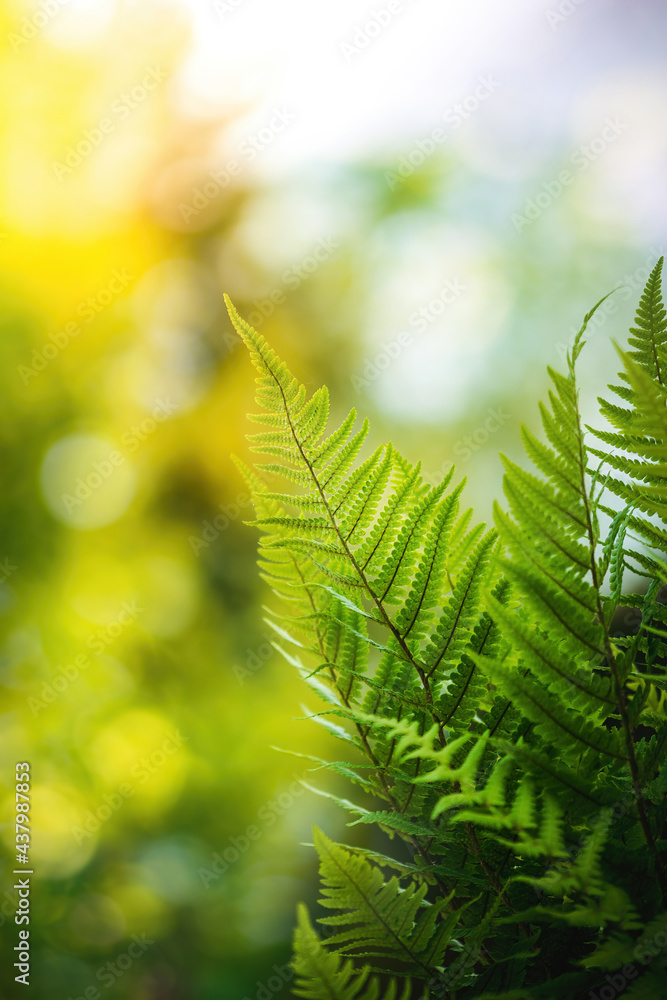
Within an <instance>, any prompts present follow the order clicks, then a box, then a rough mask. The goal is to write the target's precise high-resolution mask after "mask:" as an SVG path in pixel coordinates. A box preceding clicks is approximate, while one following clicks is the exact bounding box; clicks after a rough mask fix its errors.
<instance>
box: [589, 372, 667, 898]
mask: <svg viewBox="0 0 667 1000" xmlns="http://www.w3.org/2000/svg"><path fill="white" fill-rule="evenodd" d="M570 372H571V378H572V382H573V383H574V362H572V363H571V367H570ZM573 387H574V389H575V397H574V400H575V402H574V407H575V413H576V418H577V430H578V434H577V440H578V447H579V454H578V465H579V474H580V477H581V497H582V500H583V504H584V512H585V516H586V533H587V536H588V546H589V552H590V571H591V581H592V583H593V589H594V591H595V603H596V610H597V616H598V619H599V622H600V626H601V628H602V631H603V635H604V648H605V658H606V660H607V663H608V664H609V668H610V670H611V673H612V677H613V678H614V688H615V691H616V707H617V709H618V713H619V715H620V717H621V725H622V727H623V732H624V734H625V743H626V749H627V763H628V766H629V768H630V775H631V777H632V786H633V788H634V791H635V794H636V796H637V811H638V813H639V822H640V823H641V827H642V832H643V834H644V839H645V841H646V844H647V846H648V848H649V850H650V852H651V854H652V855H653V859H654V862H655V872H656V876H657V879H658V885H659V886H660V892H661V894H662V899H663V902H667V876H666V875H665V869H664V867H663V864H662V858H661V856H660V852H659V851H658V848H657V845H656V842H655V838H654V836H653V831H652V830H651V824H650V822H649V818H648V814H647V812H646V803H645V801H644V795H643V791H642V788H641V782H640V780H639V767H638V765H637V756H636V754H635V740H634V729H633V726H632V723H631V722H630V719H629V716H628V706H627V700H626V696H625V691H624V690H623V682H622V680H621V676H620V674H619V670H618V664H617V662H616V655H615V653H614V648H613V645H612V642H611V637H610V635H609V622H608V616H607V615H606V614H605V608H604V605H603V602H602V594H601V580H600V578H599V574H598V566H597V559H596V548H597V538H596V532H595V528H594V524H593V512H592V510H591V505H590V497H589V495H588V489H587V486H586V468H587V460H586V456H585V454H584V433H583V429H582V426H581V415H580V412H579V397H578V394H577V392H576V384H575V385H574V386H573Z"/></svg>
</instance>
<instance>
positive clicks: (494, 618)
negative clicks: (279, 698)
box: [227, 262, 667, 1000]
mask: <svg viewBox="0 0 667 1000" xmlns="http://www.w3.org/2000/svg"><path fill="white" fill-rule="evenodd" d="M661 266H662V262H660V263H659V264H658V265H657V266H656V269H655V270H654V272H653V274H652V275H651V278H650V279H649V282H648V285H647V289H646V291H645V293H644V295H643V296H642V300H641V303H640V307H639V312H638V314H637V324H636V327H635V328H634V329H633V331H632V338H631V341H630V344H631V347H632V348H633V350H632V351H630V352H629V353H628V354H622V355H621V357H622V361H623V365H624V371H623V372H622V374H621V376H620V378H621V380H622V382H623V385H622V386H619V387H615V389H614V391H616V392H617V394H618V395H620V397H621V399H622V400H623V401H624V403H625V404H626V405H625V406H623V407H620V406H618V405H616V404H611V403H609V402H606V401H604V400H601V410H602V413H603V415H604V416H605V417H606V418H607V419H608V420H609V421H610V423H611V424H612V427H613V430H612V431H608V430H601V431H596V432H594V434H595V435H597V440H598V441H600V442H602V443H603V444H605V445H607V447H608V448H609V447H611V448H612V449H613V450H612V451H605V450H603V449H601V448H599V447H597V446H595V447H594V446H593V445H591V444H590V443H589V437H590V429H587V428H586V427H584V425H583V422H582V418H581V413H580V408H579V390H578V387H577V381H576V364H577V360H578V358H579V356H580V354H581V351H582V350H583V348H584V336H585V330H586V327H587V324H588V322H589V321H590V319H591V317H592V316H593V314H594V312H595V309H597V308H598V307H597V306H596V307H595V309H593V310H591V312H590V313H589V314H588V315H587V316H586V317H585V319H584V323H583V325H582V328H581V330H580V332H579V334H578V336H577V337H576V339H575V341H574V344H573V347H572V350H571V352H570V354H569V355H568V359H567V370H566V371H565V373H562V374H561V373H558V372H555V371H552V370H550V371H549V374H550V377H551V381H552V390H551V392H550V394H549V403H548V405H543V406H542V407H541V414H542V425H543V430H544V440H541V439H540V438H538V437H536V436H535V435H534V434H533V433H531V432H530V431H529V430H527V429H523V430H522V437H523V443H524V446H525V449H526V452H527V455H528V457H529V459H530V460H531V462H532V464H533V466H534V471H533V472H527V471H524V469H523V468H521V467H520V466H519V465H517V464H516V463H513V462H511V461H509V460H508V459H504V463H505V479H504V491H505V497H506V501H507V505H508V509H507V510H506V511H505V510H503V509H502V508H501V507H500V506H499V505H496V507H495V510H494V518H495V528H494V529H492V530H487V529H486V527H485V526H484V525H477V524H474V523H473V518H472V515H471V512H470V511H464V512H461V510H460V503H461V497H462V492H463V484H462V483H459V484H457V485H454V479H453V472H450V474H449V475H448V476H446V477H445V479H444V480H443V481H442V482H441V483H439V484H437V485H435V486H432V485H430V484H429V483H426V482H425V481H424V480H423V478H422V476H421V472H420V468H419V466H412V465H410V464H409V463H408V462H407V461H406V460H405V459H404V458H402V456H401V455H400V454H399V453H398V452H397V451H396V450H395V448H394V447H393V446H392V445H391V444H389V445H386V446H380V447H378V448H377V449H376V450H375V451H372V452H371V453H370V454H369V455H367V456H366V457H364V455H363V450H364V447H365V445H366V443H367V439H368V435H369V427H368V423H367V421H364V422H363V423H362V425H361V427H360V428H359V429H357V426H356V415H355V413H354V411H352V412H351V413H350V414H348V416H347V417H346V418H345V420H344V421H343V422H342V423H341V424H340V426H338V427H337V428H335V429H333V430H329V429H328V427H327V425H328V421H329V399H328V394H327V390H326V389H325V388H322V389H319V390H317V391H316V392H315V393H313V395H312V396H310V397H308V394H307V393H306V390H305V388H304V387H303V386H302V385H300V384H299V383H298V381H297V379H295V378H294V376H293V375H292V374H291V373H290V372H289V370H288V369H287V367H286V365H285V364H284V363H283V362H281V361H280V359H279V358H278V357H277V356H276V354H275V352H274V351H273V350H272V349H271V348H270V347H269V345H268V344H267V342H266V341H265V340H264V338H263V337H262V336H261V335H260V334H258V333H257V332H256V331H255V330H253V329H252V328H251V327H249V326H248V325H247V324H246V323H245V322H244V321H243V320H242V319H241V318H240V317H239V315H238V313H237V312H236V311H235V309H234V307H233V306H232V305H231V303H230V302H229V300H227V305H228V308H229V312H230V316H231V318H232V321H233V323H234V326H235V327H236V329H237V331H238V333H239V334H240V336H241V337H242V339H243V340H244V342H245V344H246V346H247V347H248V350H249V352H250V355H251V358H252V361H253V363H254V365H255V367H256V369H257V372H258V377H257V385H258V388H257V401H258V403H259V404H260V406H261V407H262V408H263V410H264V412H263V413H262V414H259V415H257V416H253V417H251V419H252V420H253V421H255V422H259V423H263V424H264V425H265V426H266V427H268V428H269V430H268V431H263V432H261V433H258V434H254V435H252V436H251V437H250V442H251V448H252V450H254V451H258V452H261V453H263V454H265V455H268V456H269V458H270V462H268V463H263V464H260V465H257V466H256V471H252V470H249V469H247V468H246V467H245V466H242V468H243V471H244V472H245V474H246V476H247V478H248V481H249V483H250V485H251V487H252V489H253V494H254V497H255V505H256V511H257V520H256V521H255V522H254V524H255V525H256V527H258V528H259V530H260V532H261V540H260V562H259V565H260V568H261V571H262V574H263V576H264V578H265V579H266V580H267V582H268V583H269V584H270V586H271V587H272V588H273V590H274V591H275V592H276V594H277V595H278V596H279V597H280V598H281V599H282V600H283V602H284V603H283V608H282V609H281V611H280V613H277V612H276V613H273V614H272V619H271V620H272V624H273V627H274V629H275V631H276V635H277V637H278V640H279V643H280V648H281V651H283V652H284V655H285V656H286V658H287V659H288V661H289V662H291V663H292V664H294V665H295V666H296V667H297V669H298V670H299V671H300V673H301V675H302V676H303V678H304V679H305V680H306V682H307V683H308V684H309V685H310V687H311V689H312V690H313V691H315V692H316V693H317V694H318V696H320V697H321V698H322V699H323V701H324V705H325V710H324V712H320V713H317V714H316V715H315V716H313V718H314V719H315V720H316V721H317V722H319V723H320V724H322V725H324V726H325V727H326V728H327V729H328V730H329V731H330V732H332V733H333V734H334V735H336V736H337V737H338V738H339V739H340V740H341V741H342V742H343V744H344V745H345V746H346V747H347V748H348V749H349V751H350V753H351V754H352V755H353V756H354V757H355V760H354V761H352V762H350V761H336V762H332V763H331V764H329V765H328V766H330V767H331V769H332V770H334V771H335V772H336V773H337V774H339V775H343V776H345V777H346V778H348V779H350V780H351V781H352V782H353V784H354V785H355V787H356V788H358V789H359V790H363V792H364V793H365V794H366V795H367V796H369V801H368V802H367V803H366V805H362V804H358V803H356V802H350V801H349V800H346V799H336V801H338V802H339V803H340V805H341V806H342V807H343V808H344V809H346V810H347V811H349V812H351V813H352V815H353V819H351V820H350V825H357V824H364V825H372V826H375V827H377V828H379V829H380V830H382V831H384V833H385V834H388V835H389V837H390V838H392V839H393V838H396V837H398V839H399V841H400V842H401V843H402V844H403V848H402V849H401V850H400V851H399V855H398V856H397V857H389V856H388V855H386V854H383V853H380V852H379V851H377V850H371V849H364V848H360V847H346V846H344V845H338V844H335V843H333V842H332V841H330V840H329V839H328V838H327V837H325V836H324V834H322V833H320V832H319V831H316V833H315V847H316V848H317V850H318V853H319V855H320V863H321V874H322V879H323V893H324V894H323V898H322V901H321V905H322V906H323V907H324V908H325V910H328V911H329V915H328V916H324V917H322V918H320V921H319V922H320V924H322V925H323V926H324V927H329V928H330V929H331V930H332V931H333V933H332V934H330V935H329V936H328V938H327V939H326V941H325V942H323V941H321V940H320V939H319V938H318V936H317V934H316V933H315V931H314V930H313V929H312V926H311V924H310V920H309V917H308V916H307V913H306V912H305V910H303V909H301V910H300V916H299V928H298V930H297V933H296V937H295V960H294V968H295V970H296V973H297V981H296V986H295V995H297V996H302V997H306V998H309V1000H320V998H326V1000H349V998H350V1000H351V998H353V1000H381V998H383V997H387V998H388V1000H394V998H396V1000H398V998H399V995H400V996H401V1000H407V997H408V996H410V997H417V996H419V997H425V998H426V997H445V996H447V997H454V998H456V1000H483V998H491V997H497V998H500V997H504V998H506V1000H512V998H514V1000H521V998H524V997H525V998H532V1000H539V998H542V997H543V998H545V1000H546V998H548V997H559V996H568V997H572V998H574V1000H577V998H582V1000H583V998H584V997H586V998H588V996H589V993H590V992H591V990H593V989H594V988H596V987H597V986H598V985H600V983H602V984H603V985H604V982H603V980H602V979H601V978H600V973H601V971H603V970H604V971H614V970H615V969H617V968H621V966H622V965H623V964H625V965H627V955H628V953H629V951H630V950H632V949H633V948H634V949H635V950H637V955H639V953H640V949H641V947H642V942H643V941H644V939H645V934H646V928H647V927H649V926H651V927H652V926H654V924H653V923H651V922H652V921H653V922H655V921H656V920H658V919H659V916H660V914H661V912H662V911H663V910H664V909H665V906H666V905H667V881H666V877H665V860H664V855H665V848H666V846H667V837H666V833H667V828H666V826H665V824H666V821H667V810H666V809H665V791H666V790H667V711H666V705H667V673H666V671H665V663H666V662H667V655H666V654H667V645H666V643H667V609H665V606H664V603H663V602H662V599H661V597H662V591H661V589H660V588H661V585H662V584H663V583H664V582H665V580H666V577H667V571H666V569H665V561H664V557H665V554H666V553H667V528H666V527H665V522H666V521H667V491H666V490H665V486H666V477H667V388H666V385H665V379H666V378H667V321H666V317H665V310H664V308H663V306H662V299H661V293H660V274H661ZM599 305H600V303H598V306H599ZM587 431H588V432H589V433H587ZM621 450H622V453H621ZM619 474H620V475H619ZM276 478H282V479H283V480H284V481H285V482H286V485H285V486H282V487H281V486H278V487H276V486H274V485H273V483H274V481H275V480H276ZM619 505H620V506H619ZM603 519H607V520H608V521H609V522H610V525H609V527H608V528H606V529H604V530H603V528H602V520H603ZM628 567H630V568H632V569H633V570H634V571H636V572H639V573H640V574H641V575H642V576H644V577H646V578H648V583H647V586H646V590H645V592H643V591H642V592H641V593H637V594H625V595H624V594H623V572H624V569H626V568H628ZM628 606H629V607H631V608H632V609H633V614H634V615H636V616H637V619H638V621H639V624H638V627H637V629H636V631H635V632H634V633H633V634H630V635H627V634H619V631H618V624H617V622H618V615H619V611H620V609H621V608H622V607H628ZM285 644H286V645H287V646H288V647H289V648H288V649H285V648H284V646H285ZM359 759H365V760H366V763H365V765H360V764H359ZM316 763H317V764H318V765H321V764H322V763H324V762H321V761H319V760H317V761H316ZM324 794H327V795H329V797H332V798H335V796H332V795H331V793H328V792H327V793H324ZM388 869H389V870H390V871H391V872H392V873H391V874H387V870H388ZM642 934H643V935H644V937H642ZM619 941H622V942H623V944H622V946H620V945H618V942H619ZM642 954H645V951H644V952H642ZM622 959H623V961H621V960H622ZM638 961H639V960H638ZM615 962H618V963H620V964H618V965H615V964H614V963H615ZM647 964H648V963H643V964H642V967H641V968H639V967H638V968H637V972H636V975H637V982H636V984H633V985H632V986H631V988H630V992H628V996H633V995H634V996H636V997H637V998H639V997H640V996H641V997H650V996H652V995H653V994H652V993H651V992H650V990H652V989H654V984H655V982H657V978H658V977H657V976H656V975H655V974H654V972H655V970H656V968H657V966H656V965H654V966H653V967H652V970H649V971H646V970H645V968H644V966H645V965H647ZM378 977H379V978H378ZM633 978H634V977H633ZM640 990H648V991H649V992H640ZM659 995H662V994H656V997H657V996H659Z"/></svg>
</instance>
